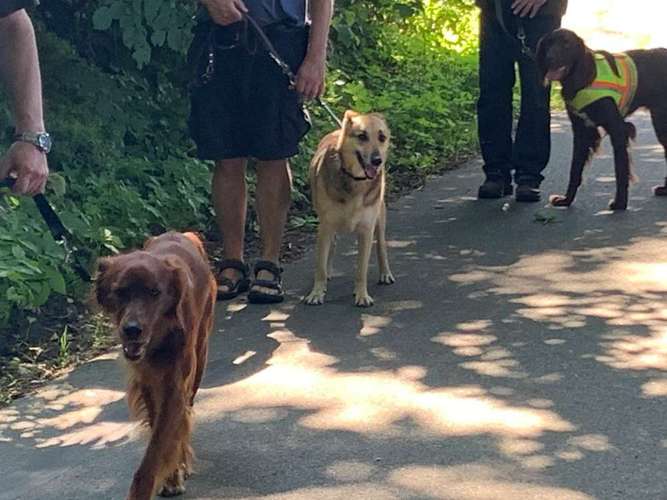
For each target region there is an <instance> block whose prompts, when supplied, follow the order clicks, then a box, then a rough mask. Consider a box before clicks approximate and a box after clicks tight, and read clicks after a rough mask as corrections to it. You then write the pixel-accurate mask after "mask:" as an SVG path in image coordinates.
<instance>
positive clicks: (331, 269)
mask: <svg viewBox="0 0 667 500" xmlns="http://www.w3.org/2000/svg"><path fill="white" fill-rule="evenodd" d="M334 255H336V235H335V234H334V236H333V238H331V245H330V246H329V257H328V258H327V280H330V279H332V278H333V275H334V267H333V261H334Z"/></svg>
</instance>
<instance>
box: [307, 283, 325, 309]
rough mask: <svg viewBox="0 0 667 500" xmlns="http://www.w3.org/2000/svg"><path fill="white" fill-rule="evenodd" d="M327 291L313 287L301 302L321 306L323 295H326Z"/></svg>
mask: <svg viewBox="0 0 667 500" xmlns="http://www.w3.org/2000/svg"><path fill="white" fill-rule="evenodd" d="M326 293H327V291H326V289H324V290H323V289H321V288H317V287H315V288H313V291H312V292H310V293H309V294H308V295H307V296H306V298H305V299H303V303H304V304H306V305H308V306H321V305H322V304H324V296H325V295H326Z"/></svg>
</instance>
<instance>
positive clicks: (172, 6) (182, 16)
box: [93, 0, 194, 69]
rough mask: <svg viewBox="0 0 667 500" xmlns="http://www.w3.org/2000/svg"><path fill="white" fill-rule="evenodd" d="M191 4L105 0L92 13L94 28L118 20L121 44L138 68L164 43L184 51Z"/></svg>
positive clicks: (188, 39) (102, 29) (146, 62)
mask: <svg viewBox="0 0 667 500" xmlns="http://www.w3.org/2000/svg"><path fill="white" fill-rule="evenodd" d="M192 5H194V2H192ZM192 5H183V3H182V2H179V4H178V5H177V4H176V2H175V1H174V0H170V1H164V0H105V1H104V3H103V4H102V5H101V6H100V7H98V8H97V9H96V10H95V12H94V14H93V27H94V28H95V29H96V30H100V31H106V30H109V29H112V28H113V27H114V23H117V26H118V29H119V30H120V33H121V36H122V40H123V44H124V45H125V46H126V47H127V48H128V49H130V50H131V51H132V57H133V58H134V60H135V61H136V63H137V65H138V66H139V68H140V69H141V68H143V67H144V66H145V65H146V64H148V63H149V62H150V60H151V54H152V50H153V48H156V47H164V46H166V47H168V48H170V49H171V50H174V51H176V52H180V53H185V51H186V50H187V47H188V44H189V42H190V28H191V24H192V13H193V11H192V9H193V8H194V7H192Z"/></svg>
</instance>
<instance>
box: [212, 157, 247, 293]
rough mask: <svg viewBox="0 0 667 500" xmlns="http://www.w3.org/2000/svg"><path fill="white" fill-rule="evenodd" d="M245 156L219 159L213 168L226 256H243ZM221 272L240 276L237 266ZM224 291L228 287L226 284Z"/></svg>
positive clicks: (234, 257)
mask: <svg viewBox="0 0 667 500" xmlns="http://www.w3.org/2000/svg"><path fill="white" fill-rule="evenodd" d="M246 165H247V160H246V158H233V159H231V160H221V161H218V162H216V164H215V171H214V172H213V182H212V194H213V206H214V208H215V218H216V222H217V224H218V228H219V229H220V234H222V239H223V244H224V258H225V259H235V260H241V261H242V260H243V241H244V239H245V220H246V198H247V187H246V181H245V172H246ZM222 275H223V276H224V277H226V278H229V279H230V280H232V281H233V282H235V281H236V280H238V279H239V278H240V277H241V273H240V271H237V270H236V269H225V270H224V271H223V272H222ZM221 291H223V292H225V291H228V290H227V289H226V287H225V286H224V285H223V286H222V287H221Z"/></svg>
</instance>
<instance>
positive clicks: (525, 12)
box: [512, 0, 547, 18]
mask: <svg viewBox="0 0 667 500" xmlns="http://www.w3.org/2000/svg"><path fill="white" fill-rule="evenodd" d="M545 3H547V0H514V1H513V2H512V12H513V13H514V15H515V16H519V17H526V16H529V17H531V18H532V17H535V16H536V15H537V13H538V12H539V11H540V9H541V8H542V6H543V5H544V4H545Z"/></svg>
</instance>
